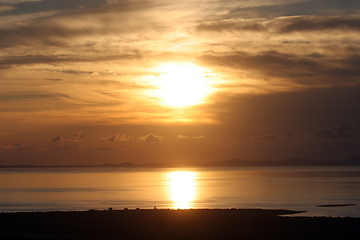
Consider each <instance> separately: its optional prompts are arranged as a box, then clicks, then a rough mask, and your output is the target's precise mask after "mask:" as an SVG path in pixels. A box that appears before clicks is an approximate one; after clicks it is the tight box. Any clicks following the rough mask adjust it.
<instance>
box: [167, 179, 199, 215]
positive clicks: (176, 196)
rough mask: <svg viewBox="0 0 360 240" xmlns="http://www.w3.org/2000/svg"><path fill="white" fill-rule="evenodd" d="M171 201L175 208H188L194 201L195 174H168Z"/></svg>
mask: <svg viewBox="0 0 360 240" xmlns="http://www.w3.org/2000/svg"><path fill="white" fill-rule="evenodd" d="M169 178H170V187H171V200H172V201H173V202H174V207H175V208H182V209H185V208H190V207H191V204H192V202H193V201H194V199H195V173H194V172H172V173H170V174H169Z"/></svg>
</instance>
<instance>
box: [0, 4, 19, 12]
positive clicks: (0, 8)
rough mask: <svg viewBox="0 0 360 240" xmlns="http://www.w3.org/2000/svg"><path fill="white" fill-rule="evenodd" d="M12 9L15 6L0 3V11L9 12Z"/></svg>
mask: <svg viewBox="0 0 360 240" xmlns="http://www.w3.org/2000/svg"><path fill="white" fill-rule="evenodd" d="M14 9H16V8H15V7H13V6H7V5H0V13H3V12H10V11H13V10H14Z"/></svg>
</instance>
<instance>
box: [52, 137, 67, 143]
mask: <svg viewBox="0 0 360 240" xmlns="http://www.w3.org/2000/svg"><path fill="white" fill-rule="evenodd" d="M67 141H68V140H66V139H64V138H62V137H61V136H56V137H54V138H52V139H50V142H54V143H58V142H67Z"/></svg>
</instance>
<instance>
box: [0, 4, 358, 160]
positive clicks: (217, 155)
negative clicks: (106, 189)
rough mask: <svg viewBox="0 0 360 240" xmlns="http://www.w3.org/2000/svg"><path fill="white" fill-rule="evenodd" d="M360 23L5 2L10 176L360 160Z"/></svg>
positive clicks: (346, 14) (329, 11) (1, 92)
mask: <svg viewBox="0 0 360 240" xmlns="http://www.w3.org/2000/svg"><path fill="white" fill-rule="evenodd" d="M359 13H360V2H359V1H357V0H349V1H340V0H312V1H296V0H295V1H292V0H286V1H285V0H278V1H277V0H273V1H258V0H250V1H231V0H228V1H221V0H214V1H208V0H203V1H200V0H199V1H197V0H192V1H173V0H169V1H157V0H149V1H143V0H128V1H120V0H119V1H118V0H92V1H89V0H77V1H74V0H72V1H70V0H22V1H20V0H0V54H1V55H0V86H1V87H0V165H1V164H4V165H12V164H44V165H54V164H101V163H106V162H114V163H121V162H126V161H129V162H134V163H142V162H166V161H200V162H204V161H215V160H226V159H230V158H244V159H249V160H266V159H284V158H290V157H298V158H312V159H345V158H347V157H351V156H354V155H359V154H360V141H359V136H360V133H359V131H360V125H359V122H360V111H359V109H360V86H359V85H360V81H359V80H360V67H359V66H360V51H359V49H360V15H359Z"/></svg>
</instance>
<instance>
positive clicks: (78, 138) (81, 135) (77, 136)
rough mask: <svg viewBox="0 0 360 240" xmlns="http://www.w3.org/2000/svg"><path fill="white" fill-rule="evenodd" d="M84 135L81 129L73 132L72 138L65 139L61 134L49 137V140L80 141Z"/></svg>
mask: <svg viewBox="0 0 360 240" xmlns="http://www.w3.org/2000/svg"><path fill="white" fill-rule="evenodd" d="M84 137H85V134H84V133H83V132H81V131H78V132H77V133H75V135H74V137H73V139H65V138H63V137H61V136H56V137H54V138H52V139H50V140H49V141H50V142H54V143H59V142H78V141H81V140H82V139H83V138H84Z"/></svg>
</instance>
